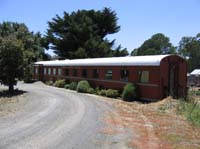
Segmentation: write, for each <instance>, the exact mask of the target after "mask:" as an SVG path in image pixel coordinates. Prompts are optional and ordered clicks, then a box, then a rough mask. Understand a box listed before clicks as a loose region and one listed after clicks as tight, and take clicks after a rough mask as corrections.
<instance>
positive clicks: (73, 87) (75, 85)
mask: <svg viewBox="0 0 200 149" xmlns="http://www.w3.org/2000/svg"><path fill="white" fill-rule="evenodd" d="M76 87H77V83H76V82H71V83H70V84H69V89H70V90H76Z"/></svg>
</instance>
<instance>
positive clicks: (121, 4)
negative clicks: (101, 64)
mask: <svg viewBox="0 0 200 149" xmlns="http://www.w3.org/2000/svg"><path fill="white" fill-rule="evenodd" d="M104 7H110V8H111V9H112V10H114V11H115V12H116V13H117V17H118V25H120V26H121V29H120V31H119V32H118V33H115V34H113V35H109V36H107V38H108V39H110V40H112V39H116V45H118V44H121V45H122V47H124V48H127V49H128V51H129V52H131V51H132V50H133V49H135V48H138V47H139V46H141V44H142V43H143V42H144V41H145V40H147V39H149V38H151V36H152V35H153V34H156V33H163V34H165V35H166V36H167V37H169V38H170V41H171V42H172V44H173V45H174V46H178V43H179V41H180V40H181V38H182V37H183V36H196V34H197V33H200V18H199V16H200V0H96V1H94V0H73V1H70V0H0V23H2V22H3V21H13V22H18V23H25V24H26V25H27V26H28V28H29V30H30V31H34V32H38V31H39V32H41V33H42V34H43V35H45V32H46V29H47V28H48V24H47V22H48V21H51V20H52V18H54V17H55V16H56V15H57V14H58V15H59V16H63V12H64V11H66V12H68V13H71V12H72V11H77V10H79V9H86V10H89V9H95V10H102V9H103V8H104Z"/></svg>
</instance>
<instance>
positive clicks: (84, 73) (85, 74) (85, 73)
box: [82, 69, 87, 78]
mask: <svg viewBox="0 0 200 149" xmlns="http://www.w3.org/2000/svg"><path fill="white" fill-rule="evenodd" d="M82 77H84V78H86V77H87V70H86V69H83V70H82Z"/></svg>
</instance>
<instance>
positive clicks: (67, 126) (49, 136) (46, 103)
mask: <svg viewBox="0 0 200 149" xmlns="http://www.w3.org/2000/svg"><path fill="white" fill-rule="evenodd" d="M18 88H19V89H21V90H24V91H26V93H25V95H24V96H23V97H22V98H24V99H23V104H19V107H18V108H17V110H16V111H14V112H12V113H11V114H6V115H3V116H1V115H0V149H17V148H20V149H29V148H36V149H40V148H41V149H44V148H48V149H49V148H50V149H51V148H52V149H54V148H56V149H71V148H74V149H79V148H80V149H94V148H120V149H121V148H128V147H127V146H126V140H128V138H129V136H128V135H122V134H120V135H108V134H105V133H102V130H103V128H104V127H105V125H106V124H105V123H104V116H105V114H106V113H107V112H110V113H115V109H114V108H113V107H112V104H110V103H109V102H107V101H106V100H107V99H105V98H103V97H98V96H93V95H84V94H79V93H76V92H73V91H68V90H65V89H60V88H55V87H50V86H46V85H44V84H42V83H40V82H36V83H33V84H23V83H19V84H18ZM24 100H26V101H24ZM19 103H20V102H19Z"/></svg>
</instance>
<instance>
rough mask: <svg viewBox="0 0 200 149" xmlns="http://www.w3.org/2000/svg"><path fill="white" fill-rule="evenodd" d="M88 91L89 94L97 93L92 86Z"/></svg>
mask: <svg viewBox="0 0 200 149" xmlns="http://www.w3.org/2000/svg"><path fill="white" fill-rule="evenodd" d="M87 93H89V94H95V93H96V91H95V90H94V89H93V88H91V87H90V88H89V89H88V90H87Z"/></svg>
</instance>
